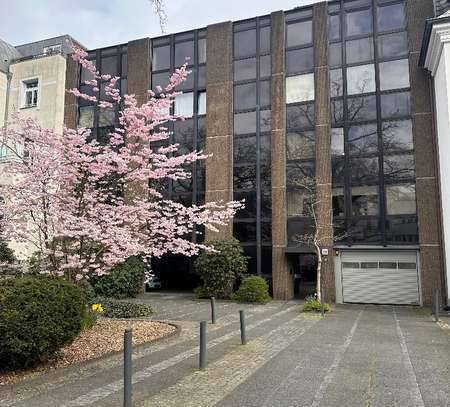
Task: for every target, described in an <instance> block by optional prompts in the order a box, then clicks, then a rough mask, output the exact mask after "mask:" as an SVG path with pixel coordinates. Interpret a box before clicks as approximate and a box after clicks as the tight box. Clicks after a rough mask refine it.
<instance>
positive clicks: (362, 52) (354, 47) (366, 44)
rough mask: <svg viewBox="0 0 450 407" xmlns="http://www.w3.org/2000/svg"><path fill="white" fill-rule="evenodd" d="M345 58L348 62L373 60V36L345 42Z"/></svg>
mask: <svg viewBox="0 0 450 407" xmlns="http://www.w3.org/2000/svg"><path fill="white" fill-rule="evenodd" d="M345 49H346V59H347V63H348V64H355V63H359V62H366V61H372V60H373V38H372V37H368V38H362V39H360V40H353V41H347V42H346V43H345Z"/></svg>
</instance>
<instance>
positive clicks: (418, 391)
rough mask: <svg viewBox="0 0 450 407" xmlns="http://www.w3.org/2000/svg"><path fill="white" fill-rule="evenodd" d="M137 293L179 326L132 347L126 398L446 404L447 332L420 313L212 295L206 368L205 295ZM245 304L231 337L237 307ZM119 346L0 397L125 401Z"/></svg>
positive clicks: (180, 402) (280, 404)
mask: <svg viewBox="0 0 450 407" xmlns="http://www.w3.org/2000/svg"><path fill="white" fill-rule="evenodd" d="M137 301H143V302H149V303H151V304H152V305H153V306H154V308H155V311H156V313H155V319H157V320H167V321H172V322H174V323H176V324H177V325H179V326H180V327H181V333H180V335H178V336H176V337H173V338H169V339H167V340H163V341H160V342H157V343H154V344H150V345H146V346H142V347H139V348H136V349H135V352H134V356H133V358H134V359H133V363H134V366H133V368H134V369H133V370H134V374H133V397H134V403H135V404H134V405H135V406H137V407H143V406H146V407H147V406H149V407H150V406H161V407H162V406H164V407H171V406H173V407H176V406H183V407H200V406H204V407H209V406H217V407H234V406H235V407H238V406H239V407H247V406H248V407H293V406H310V407H319V406H326V407H336V406H339V407H340V406H343V407H344V406H345V407H352V406H355V407H356V406H358V407H359V406H364V407H371V406H401V407H403V406H404V407H410V406H417V407H423V406H430V407H435V406H436V407H437V406H442V407H447V406H449V405H450V370H449V366H450V346H449V345H450V331H449V330H447V329H444V328H443V326H441V327H439V326H438V325H437V324H435V323H434V322H433V320H432V318H431V317H430V315H429V312H428V311H426V310H422V309H417V308H409V307H392V306H380V307H376V306H356V305H355V306H338V307H337V308H336V310H335V311H334V312H332V313H331V314H330V315H327V316H326V318H324V319H322V318H321V317H320V316H316V315H309V314H303V313H301V312H300V311H301V305H300V304H299V303H297V302H295V301H292V302H277V301H274V302H272V303H270V304H268V305H265V306H261V305H245V306H242V305H239V304H235V303H232V302H221V301H218V302H217V311H218V320H217V324H215V325H211V324H209V325H208V368H207V369H206V370H205V371H198V370H197V367H198V327H199V321H201V320H207V319H209V318H210V305H209V302H208V301H197V300H194V299H193V298H192V296H191V295H187V294H177V293H152V294H146V295H143V296H141V298H139V299H137ZM240 309H245V311H246V315H247V329H248V339H249V342H248V344H247V345H245V346H242V345H240V336H239V335H240V333H239V314H238V311H239V310H240ZM122 392H123V387H122V356H121V355H114V356H110V357H108V358H105V359H102V360H99V361H95V362H91V363H88V364H85V365H81V366H78V367H72V368H69V369H65V370H61V371H55V372H51V373H48V374H46V375H45V376H41V377H38V378H36V379H29V380H27V381H25V382H23V383H21V384H19V385H16V386H11V387H8V388H3V389H0V406H2V407H3V406H4V407H7V406H36V407H51V406H55V407H56V406H57V407H75V406H101V407H106V406H108V407H114V406H122V403H123V401H122Z"/></svg>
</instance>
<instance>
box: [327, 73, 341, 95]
mask: <svg viewBox="0 0 450 407" xmlns="http://www.w3.org/2000/svg"><path fill="white" fill-rule="evenodd" d="M343 87H344V85H343V81H342V69H340V68H339V69H331V70H330V96H331V97H336V96H342V95H343V93H344V89H343Z"/></svg>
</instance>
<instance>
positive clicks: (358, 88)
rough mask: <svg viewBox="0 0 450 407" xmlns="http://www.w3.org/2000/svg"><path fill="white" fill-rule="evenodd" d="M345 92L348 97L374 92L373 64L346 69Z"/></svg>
mask: <svg viewBox="0 0 450 407" xmlns="http://www.w3.org/2000/svg"><path fill="white" fill-rule="evenodd" d="M347 92H348V94H349V95H356V94H359V93H370V92H375V67H374V65H373V64H370V65H359V66H352V67H349V68H347Z"/></svg>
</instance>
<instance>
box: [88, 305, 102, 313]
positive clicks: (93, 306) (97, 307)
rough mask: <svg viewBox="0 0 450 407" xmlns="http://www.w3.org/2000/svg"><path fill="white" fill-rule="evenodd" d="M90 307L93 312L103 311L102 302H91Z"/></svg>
mask: <svg viewBox="0 0 450 407" xmlns="http://www.w3.org/2000/svg"><path fill="white" fill-rule="evenodd" d="M91 308H92V311H93V312H98V313H102V312H103V307H102V304H92V307H91Z"/></svg>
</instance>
